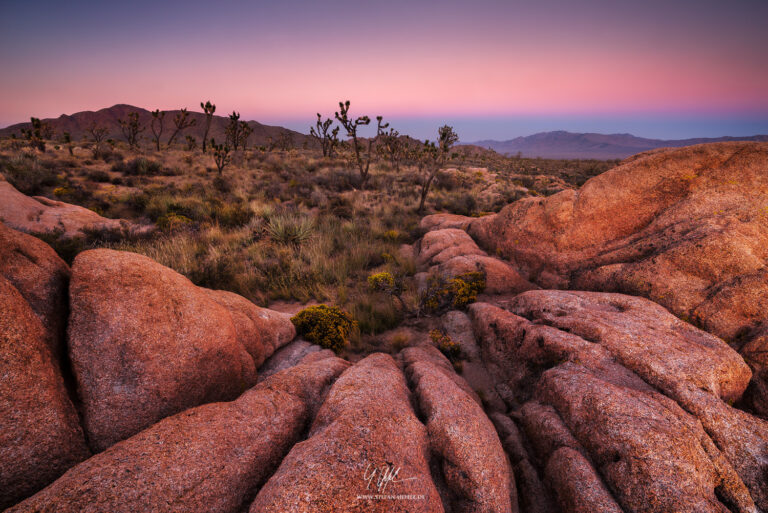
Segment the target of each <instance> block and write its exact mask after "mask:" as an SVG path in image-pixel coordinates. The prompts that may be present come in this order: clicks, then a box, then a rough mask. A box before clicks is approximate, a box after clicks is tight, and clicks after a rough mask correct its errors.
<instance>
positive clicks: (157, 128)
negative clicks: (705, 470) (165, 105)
mask: <svg viewBox="0 0 768 513" xmlns="http://www.w3.org/2000/svg"><path fill="white" fill-rule="evenodd" d="M164 118H165V111H164V110H160V109H157V110H153V111H152V123H151V124H150V128H151V129H152V135H153V136H154V139H155V146H156V147H157V151H160V136H162V135H163V119H164Z"/></svg>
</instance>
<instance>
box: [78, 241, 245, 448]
mask: <svg viewBox="0 0 768 513" xmlns="http://www.w3.org/2000/svg"><path fill="white" fill-rule="evenodd" d="M70 303H71V305H70V307H71V313H70V322H69V328H68V334H69V354H70V358H71V361H72V367H73V370H74V374H75V378H76V379H77V385H78V392H79V394H80V399H81V401H82V410H83V421H84V426H85V429H86V432H87V434H88V438H89V440H90V443H91V445H92V447H93V449H94V450H97V451H101V450H103V449H105V448H107V447H109V446H110V445H112V444H114V443H115V442H118V441H120V440H123V439H125V438H128V437H129V436H131V435H134V434H136V433H138V432H139V431H141V430H142V429H144V428H146V427H148V426H150V425H152V424H154V423H155V422H157V421H158V420H160V419H162V418H164V417H167V416H169V415H172V414H174V413H178V412H180V411H183V410H185V409H187V408H190V407H192V406H196V405H199V404H203V403H208V402H213V401H223V400H231V399H234V398H236V397H237V396H238V395H240V394H241V393H242V392H243V391H245V390H246V389H247V388H249V387H250V386H252V385H253V384H254V383H255V381H256V373H255V365H254V361H253V358H252V357H251V355H250V354H249V353H248V351H247V350H246V348H245V347H244V346H243V344H242V343H241V341H240V340H239V338H238V332H237V327H236V326H235V323H234V321H233V319H232V315H231V314H230V312H229V311H228V310H227V309H226V308H225V307H223V306H221V305H220V304H219V303H217V302H216V301H214V300H213V299H211V297H210V295H209V294H208V293H206V292H205V290H204V289H201V288H199V287H196V286H195V285H194V284H192V282H190V281H189V280H188V279H187V278H185V277H184V276H182V275H180V274H178V273H176V272H175V271H173V270H171V269H168V268H167V267H164V266H162V265H160V264H158V263H157V262H155V261H153V260H151V259H149V258H147V257H144V256H141V255H137V254H134V253H128V252H122V251H113V250H107V249H97V250H91V251H85V252H83V253H80V254H79V255H78V256H77V258H76V259H75V261H74V263H73V265H72V281H71V284H70Z"/></svg>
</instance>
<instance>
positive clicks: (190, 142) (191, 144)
mask: <svg viewBox="0 0 768 513" xmlns="http://www.w3.org/2000/svg"><path fill="white" fill-rule="evenodd" d="M195 148H197V139H195V138H194V137H192V136H191V135H188V136H187V151H194V150H195Z"/></svg>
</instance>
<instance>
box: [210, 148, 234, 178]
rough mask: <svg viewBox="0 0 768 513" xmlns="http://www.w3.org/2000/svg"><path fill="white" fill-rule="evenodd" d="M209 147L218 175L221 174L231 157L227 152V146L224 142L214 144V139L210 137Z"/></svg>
mask: <svg viewBox="0 0 768 513" xmlns="http://www.w3.org/2000/svg"><path fill="white" fill-rule="evenodd" d="M211 149H212V150H213V161H214V162H215V163H216V167H217V168H218V170H219V176H221V174H222V173H223V172H224V168H225V167H227V164H229V161H230V160H231V158H232V157H231V156H230V154H229V146H228V145H227V144H226V143H224V144H216V140H215V139H211Z"/></svg>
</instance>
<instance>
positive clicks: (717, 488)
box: [470, 291, 768, 512]
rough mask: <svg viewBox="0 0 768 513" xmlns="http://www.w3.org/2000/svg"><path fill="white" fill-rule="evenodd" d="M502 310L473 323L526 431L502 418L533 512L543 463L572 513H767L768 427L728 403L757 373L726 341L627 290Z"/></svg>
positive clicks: (550, 296)
mask: <svg viewBox="0 0 768 513" xmlns="http://www.w3.org/2000/svg"><path fill="white" fill-rule="evenodd" d="M501 304H502V306H503V307H504V308H500V307H498V306H493V305H490V304H482V303H480V304H475V305H472V306H470V316H471V318H472V320H473V325H474V327H475V331H476V333H477V335H478V338H479V340H480V346H481V352H482V355H483V359H484V361H485V363H486V365H487V367H488V369H489V372H490V374H491V375H492V376H493V378H494V380H495V381H496V383H497V390H498V391H499V393H500V395H501V396H502V397H503V398H504V400H505V401H506V402H507V404H508V405H509V406H510V408H511V412H509V415H510V416H511V417H512V418H513V419H514V420H515V422H516V423H517V425H518V426H519V427H520V430H519V431H520V432H522V433H523V434H524V435H525V436H524V440H525V442H523V438H521V437H520V433H519V432H518V431H517V429H513V428H514V423H512V425H513V427H512V428H510V426H509V424H510V423H509V421H504V420H501V419H503V415H499V414H495V416H494V421H495V423H496V425H497V427H498V428H499V432H500V433H501V434H502V438H503V440H504V445H505V448H507V451H509V452H510V454H511V460H512V461H513V463H514V465H515V470H516V473H517V475H518V479H519V481H518V482H519V483H520V484H521V486H520V491H521V504H523V503H531V502H534V501H533V500H532V499H531V498H530V497H526V496H525V494H527V493H530V494H532V497H534V498H535V497H536V494H537V493H538V494H541V493H543V492H542V491H541V490H542V487H541V483H538V482H537V480H536V478H535V476H529V475H528V473H526V472H525V468H526V467H527V466H528V465H529V464H531V465H532V466H536V467H538V469H539V475H543V476H544V477H545V483H544V484H545V485H546V487H548V488H549V490H551V491H552V492H550V495H555V496H556V498H557V501H558V503H559V505H560V507H561V508H562V510H563V511H598V510H599V511H617V508H621V510H623V511H626V512H630V511H631V512H635V511H637V512H639V511H644V512H653V511H658V512H662V511H713V512H726V511H745V512H746V511H757V509H756V507H759V508H762V509H763V510H765V509H766V508H768V494H767V493H766V490H768V472H767V471H768V423H766V422H765V421H763V420H761V419H759V418H757V417H754V416H751V415H748V414H746V413H744V412H742V411H740V410H737V409H734V408H732V407H731V406H729V405H728V403H730V402H733V401H737V400H738V399H739V398H740V397H741V394H742V393H743V392H744V390H745V388H746V386H747V384H748V382H749V379H750V370H749V368H748V366H747V365H746V364H745V363H744V361H743V360H742V359H741V358H740V357H739V355H738V354H737V353H736V352H735V351H734V350H732V349H731V348H730V347H729V346H728V345H727V344H725V343H724V342H723V341H722V340H720V339H718V338H716V337H714V336H712V335H709V334H708V333H706V332H704V331H701V330H699V329H697V328H694V327H693V326H691V325H689V324H687V323H685V322H682V321H680V320H679V319H677V318H676V317H675V316H673V315H671V314H670V313H669V312H667V311H666V310H664V309H663V308H662V307H660V306H658V305H656V304H654V303H652V302H650V301H648V300H645V299H642V298H637V297H630V296H624V295H621V294H607V293H594V292H564V291H529V292H525V293H523V294H520V295H518V296H516V297H514V298H513V299H511V300H509V301H506V302H502V303H501ZM500 417H501V418H500ZM505 422H506V424H505ZM524 447H528V448H530V453H528V452H527V451H526V450H525V449H524ZM565 449H567V450H565ZM575 476H579V477H578V482H576V481H575V479H576V477H575ZM521 481H522V482H521ZM546 487H545V488H544V489H545V490H546ZM544 493H545V492H544ZM598 505H601V506H599V508H598ZM590 508H593V509H590ZM600 508H601V509H600Z"/></svg>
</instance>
